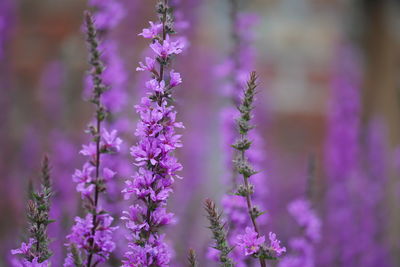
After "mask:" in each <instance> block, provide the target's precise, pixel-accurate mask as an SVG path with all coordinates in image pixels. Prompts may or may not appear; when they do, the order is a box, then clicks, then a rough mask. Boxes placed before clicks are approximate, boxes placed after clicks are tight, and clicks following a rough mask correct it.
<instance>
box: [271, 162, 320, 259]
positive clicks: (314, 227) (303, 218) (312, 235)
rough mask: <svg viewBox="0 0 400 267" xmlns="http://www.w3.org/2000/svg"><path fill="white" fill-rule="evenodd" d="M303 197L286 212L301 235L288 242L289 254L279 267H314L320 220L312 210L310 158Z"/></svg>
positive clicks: (311, 164)
mask: <svg viewBox="0 0 400 267" xmlns="http://www.w3.org/2000/svg"><path fill="white" fill-rule="evenodd" d="M307 173H308V177H307V181H306V182H307V187H306V193H305V197H300V198H298V199H296V200H294V201H292V202H291V203H290V204H289V205H288V207H287V210H288V211H289V213H290V215H291V216H292V217H293V218H294V219H295V221H296V223H297V224H298V226H299V227H300V230H301V235H300V236H295V237H292V238H291V239H290V240H289V244H290V247H291V251H292V252H291V253H290V254H289V255H287V256H286V257H285V258H283V259H282V261H281V262H280V263H279V267H314V266H315V261H316V259H315V258H316V257H315V256H316V255H315V246H316V245H317V243H318V242H319V241H320V239H321V220H320V218H319V217H318V215H317V213H316V211H315V210H314V207H313V204H312V196H313V195H314V194H315V192H314V186H313V184H314V181H315V159H314V156H310V158H309V161H308V166H307Z"/></svg>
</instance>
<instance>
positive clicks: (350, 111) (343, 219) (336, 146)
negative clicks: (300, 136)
mask: <svg viewBox="0 0 400 267" xmlns="http://www.w3.org/2000/svg"><path fill="white" fill-rule="evenodd" d="M354 52H355V51H354V50H351V49H349V47H345V48H341V50H340V52H339V54H338V55H339V56H338V57H336V58H337V62H335V66H334V72H333V81H332V88H331V90H332V93H331V99H330V101H331V103H330V106H329V113H328V129H327V140H326V144H325V146H326V147H325V169H326V174H327V186H328V188H327V192H326V212H325V218H324V224H323V234H322V235H323V241H322V243H323V244H329V245H328V246H326V247H324V248H323V250H321V253H319V256H320V257H321V258H320V260H321V262H319V264H320V265H328V264H331V263H333V262H337V263H338V264H339V265H343V266H354V265H355V262H356V260H357V259H356V257H355V254H356V251H357V249H358V246H359V244H358V241H357V240H355V239H354V237H355V236H358V229H357V228H358V226H357V225H356V224H355V223H354V221H355V218H354V213H353V210H352V201H351V186H350V184H351V182H352V180H353V179H354V177H355V175H357V174H356V173H357V172H358V170H359V167H360V166H359V164H360V163H359V158H360V153H359V150H360V146H359V137H360V136H359V135H360V92H359V85H360V74H359V66H358V64H357V61H356V60H355V54H354ZM343 225H346V227H345V228H343Z"/></svg>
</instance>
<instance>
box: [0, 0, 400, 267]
mask: <svg viewBox="0 0 400 267" xmlns="http://www.w3.org/2000/svg"><path fill="white" fill-rule="evenodd" d="M120 2H121V4H122V5H123V6H124V9H125V16H124V17H123V19H122V20H121V21H120V22H119V24H118V26H116V27H115V28H114V29H112V31H110V32H108V33H107V36H108V38H112V39H113V40H115V42H116V43H117V44H118V46H117V48H116V49H117V54H118V55H119V59H120V61H121V62H119V63H121V64H122V66H123V67H124V71H125V75H124V76H123V77H122V78H121V82H120V84H122V85H121V86H122V87H123V88H124V90H125V91H126V94H127V95H126V98H125V102H124V103H123V105H122V104H121V105H122V106H123V108H122V109H121V110H119V111H118V114H119V115H116V116H123V118H124V120H125V121H124V122H125V124H124V126H121V127H122V128H123V129H125V132H124V133H123V135H124V136H123V139H124V142H125V144H126V145H127V146H128V147H129V146H130V145H132V144H134V142H135V140H134V136H133V133H134V126H135V123H136V120H137V115H136V113H135V112H134V109H133V106H134V105H135V104H136V103H137V102H138V101H139V99H140V97H141V96H142V95H143V94H144V89H143V81H144V80H143V79H144V78H143V75H142V74H141V73H137V72H135V69H136V67H137V65H138V64H137V62H138V61H139V60H142V58H143V55H144V53H145V51H146V45H147V42H146V40H143V39H142V38H140V37H139V36H137V34H138V33H139V32H140V31H141V29H142V28H144V27H147V25H148V21H149V20H153V19H154V4H155V3H154V1H139V0H121V1H120ZM87 5H88V4H87V3H86V1H82V0H68V1H67V0H41V1H30V0H0V62H1V63H0V88H1V89H0V90H1V98H0V109H1V111H0V124H1V126H0V147H1V149H0V155H1V160H0V171H1V178H0V185H1V186H0V200H1V201H0V214H1V216H0V218H1V219H0V266H9V265H8V259H9V256H10V255H9V250H10V249H11V248H15V247H17V246H18V244H19V242H20V241H21V239H23V237H24V236H25V234H26V225H27V224H26V217H25V215H26V211H25V203H26V200H27V195H28V193H27V192H28V188H29V186H30V184H34V185H35V184H37V183H38V181H39V178H40V177H39V170H40V162H41V158H42V156H43V154H44V153H48V154H49V157H50V161H51V163H52V166H53V182H54V186H55V191H56V195H55V200H54V201H55V202H56V204H55V208H54V210H53V211H52V213H53V217H54V218H55V219H56V220H57V221H58V222H59V223H58V224H57V225H54V226H52V229H50V233H54V235H53V238H54V239H55V242H54V243H55V245H54V247H55V253H56V255H57V257H58V258H62V255H63V253H65V251H64V249H63V248H62V246H61V245H62V244H63V243H64V242H65V240H63V236H64V235H65V234H66V233H68V229H70V227H71V224H72V221H73V217H74V216H75V214H77V213H79V212H80V200H79V196H78V195H77V194H76V193H75V192H74V187H75V185H74V184H73V182H72V179H71V175H72V174H73V172H74V170H75V168H79V166H80V165H81V163H82V161H83V158H82V157H81V156H80V155H79V154H78V151H79V150H80V147H81V144H82V143H83V142H84V141H85V140H87V136H86V135H85V134H84V129H85V127H86V125H87V123H88V122H89V121H90V118H91V116H92V112H93V110H92V107H91V105H90V104H88V103H87V102H85V101H84V97H83V95H84V92H83V91H84V90H83V88H84V85H85V82H84V80H85V72H86V70H87V69H88V65H87V52H86V48H85V41H84V34H83V33H82V26H81V25H82V18H83V11H84V10H85V9H86V8H87ZM178 7H179V8H178V9H179V10H180V11H181V15H182V16H183V19H184V20H185V21H187V22H188V27H187V28H184V30H183V32H182V33H183V34H184V35H185V36H186V37H187V39H188V42H189V44H190V45H189V47H188V49H187V51H186V52H185V53H184V54H183V55H182V56H179V57H177V60H176V63H174V64H175V65H174V68H176V69H177V70H179V71H181V73H182V77H183V79H184V83H183V86H181V87H180V88H179V89H177V90H176V95H175V98H176V106H177V108H178V110H179V115H178V116H179V119H180V120H181V121H183V122H184V124H185V126H186V129H185V131H184V132H183V134H184V138H183V139H184V148H183V149H181V151H180V152H179V158H180V159H181V161H182V162H183V164H184V171H183V174H182V176H183V177H184V179H183V180H182V181H178V182H177V183H176V190H175V191H176V192H175V194H174V197H173V199H172V200H171V205H170V208H171V210H172V211H174V212H175V213H176V214H177V215H178V217H179V222H178V224H177V225H176V226H174V227H172V228H171V230H170V233H169V234H170V235H171V236H173V242H174V248H175V250H176V255H175V258H176V264H174V265H176V266H180V265H179V262H184V261H185V258H186V251H187V248H188V247H194V248H195V249H196V250H197V252H198V254H199V257H200V259H202V260H203V264H201V266H212V263H211V262H208V261H207V260H206V257H205V256H204V255H205V254H206V253H207V245H208V242H209V240H210V236H209V233H208V230H207V228H206V226H207V222H206V220H205V217H204V215H205V213H204V211H203V204H202V202H203V200H204V199H205V198H206V197H211V198H213V199H215V200H216V201H217V203H220V201H221V196H222V195H223V194H225V193H226V192H227V190H228V188H227V187H226V186H225V185H224V182H223V179H222V178H221V177H223V176H224V173H225V172H226V169H225V168H224V159H223V158H224V156H223V155H222V154H223V150H222V149H221V146H222V145H221V144H222V143H223V142H222V141H221V126H220V112H221V107H223V106H224V105H226V104H227V101H226V98H225V96H224V93H223V89H222V88H223V86H222V83H221V78H220V77H219V76H218V72H219V66H220V65H221V63H222V62H223V61H224V60H225V59H226V57H228V56H229V55H230V51H231V49H232V40H231V35H230V25H229V23H230V20H229V1H228V0H218V1H215V0H182V1H180V4H179V5H178ZM240 8H241V10H242V11H243V12H252V13H254V14H256V15H257V16H258V22H257V24H256V25H255V27H254V28H249V31H250V30H251V31H254V49H255V50H254V51H255V55H256V56H255V59H256V64H255V66H254V67H255V69H256V70H257V71H258V75H259V82H260V86H259V90H260V93H259V94H258V99H257V105H258V108H257V117H258V118H257V126H258V130H259V132H260V133H261V136H262V138H263V141H264V143H265V147H264V148H263V153H264V154H265V163H264V165H263V169H262V171H263V172H265V173H266V177H267V178H266V179H267V184H268V188H267V191H268V194H267V195H266V198H265V203H266V207H268V208H267V214H268V220H269V223H268V229H271V230H273V231H274V232H276V233H278V235H279V236H280V239H282V242H283V243H284V244H285V245H288V240H289V239H290V238H291V236H293V235H294V234H295V233H296V224H295V222H293V220H292V219H291V217H290V215H289V214H288V212H287V205H288V203H290V202H291V201H293V200H294V199H296V198H298V197H301V196H302V195H304V194H305V192H306V191H307V177H308V173H307V168H308V167H307V166H308V165H309V161H310V158H313V159H314V162H315V165H316V171H315V181H314V186H313V190H312V191H313V194H312V202H313V203H314V206H315V209H316V210H317V212H318V214H319V215H320V216H321V218H322V221H323V225H324V224H325V220H328V219H327V218H328V216H325V215H326V213H327V208H326V198H327V195H328V192H329V186H330V183H329V182H328V178H327V172H329V166H327V165H326V162H327V157H328V156H327V154H329V152H328V153H327V149H329V144H328V143H329V138H328V137H329V131H331V130H332V127H333V128H334V127H335V125H334V123H333V122H332V120H330V119H329V118H330V116H331V114H332V113H334V111H335V109H336V110H337V109H338V107H337V105H339V104H340V103H343V102H348V101H350V102H351V101H353V100H354V98H356V100H354V101H355V103H357V101H359V107H358V104H355V106H357V107H350V110H347V112H348V113H346V114H344V115H343V116H344V117H345V118H346V117H348V116H349V117H352V116H356V118H357V120H359V125H358V126H357V127H358V129H359V131H358V133H357V142H358V143H359V145H360V153H359V154H357V155H358V156H360V161H362V160H361V158H362V157H363V156H365V155H366V154H368V153H370V154H371V157H370V158H371V159H370V161H368V162H367V163H366V165H363V167H361V169H363V170H365V169H367V168H368V167H371V166H372V167H371V169H373V170H374V171H375V170H376V172H375V173H374V174H373V175H372V174H371V175H370V176H369V178H368V179H370V180H371V181H372V182H371V183H373V188H374V190H375V191H374V190H372V189H371V188H368V186H366V185H365V184H363V183H359V184H357V183H356V184H353V186H354V187H355V190H353V191H351V192H352V193H351V194H350V195H351V196H352V199H355V200H354V202H349V203H348V205H349V206H355V205H356V204H354V203H359V202H362V201H365V202H366V203H370V201H373V200H371V199H375V200H376V201H375V202H374V206H373V209H374V211H373V212H372V211H371V213H370V214H369V215H365V214H364V213H362V212H361V213H360V214H357V216H355V217H356V218H358V220H359V221H354V220H349V221H347V223H348V224H347V223H346V224H345V225H340V228H342V229H343V231H346V229H348V228H349V227H350V224H354V225H359V224H360V225H361V224H362V223H363V222H365V221H367V222H371V223H372V224H373V225H374V227H372V228H373V230H371V232H368V231H367V233H368V235H367V236H369V239H368V237H367V239H368V240H369V241H370V242H371V243H374V244H375V245H376V246H377V247H379V248H380V249H381V248H382V249H383V250H384V252H382V253H383V254H382V255H384V256H382V258H383V259H384V260H382V259H381V260H379V261H371V262H370V263H368V264H361V262H362V261H361V260H360V261H357V263H354V265H347V266H399V265H400V254H399V253H398V252H399V250H400V241H399V237H400V209H399V203H400V202H399V201H400V147H399V144H400V127H399V126H400V124H399V121H400V94H399V93H400V91H399V90H400V80H399V78H398V77H399V75H398V74H399V71H400V64H399V63H400V62H399V59H400V57H399V55H400V54H399V51H400V50H399V48H400V46H399V45H400V34H399V33H400V1H395V0H375V1H374V0H251V1H243V3H242V4H241V7H240ZM119 63H118V64H119ZM337 80H344V83H349V84H350V86H352V87H356V91H357V92H359V95H358V96H353V95H346V94H344V96H341V98H340V97H339V100H337V99H336V98H335V97H334V95H335V86H336V85H337V83H336V82H335V81H337ZM339 84H340V82H339ZM345 86H346V85H345ZM357 98H358V100H357ZM335 99H336V101H338V102H339V104H338V103H336V104H335V103H333V104H332V102H335ZM351 99H353V100H351ZM335 105H336V106H335ZM354 109H357V111H355V110H354ZM124 127H125V128H124ZM351 127H352V126H351V125H350V126H349V128H351ZM344 128H345V129H346V126H344ZM371 135H372V136H374V137H373V138H375V139H374V140H376V142H377V143H378V144H379V145H377V146H375V147H374V148H372V149H370V148H369V147H370V146H369V144H370V143H371V142H372V141H368V140H369V139H368V137H370V136H371ZM344 147H345V148H346V145H345V146H344ZM366 151H369V152H366ZM122 157H124V159H123V160H125V161H128V162H129V161H132V159H131V158H130V156H129V155H128V153H125V154H122V155H121V158H122ZM342 160H344V161H345V162H346V161H348V160H349V161H351V160H354V159H351V158H350V159H342ZM357 160H358V159H357ZM364 163H365V162H364ZM331 167H332V166H331ZM131 168H132V169H130V167H126V168H125V169H124V172H123V173H122V174H121V176H125V177H126V176H129V174H130V173H131V174H132V173H133V170H134V168H135V167H134V165H131ZM366 172H367V173H368V174H370V173H372V172H373V171H366ZM367 176H368V175H367ZM119 179H120V180H121V182H122V181H123V177H121V178H119ZM349 179H350V178H349ZM368 181H369V180H368ZM112 190H113V189H111V191H112ZM371 190H372V191H371ZM111 198H112V199H111V200H112V201H115V202H118V201H120V199H119V198H120V197H119V196H118V188H114V194H112V197H111ZM362 203H363V202H362ZM361 207H363V206H362V205H361ZM355 210H357V209H355ZM364 215H365V216H364ZM117 217H118V216H117ZM354 225H353V226H354ZM340 228H339V229H340ZM372 228H367V229H372ZM360 234H361V233H360ZM349 236H350V239H351V240H352V241H351V242H353V246H357V244H361V243H363V240H364V239H363V238H362V237H361V236H360V235H359V234H358V233H355V234H354V235H352V234H350V233H349ZM121 238H122V237H121ZM349 242H350V241H349ZM331 245H332V247H330V246H331ZM333 246H334V245H333V244H330V243H329V241H324V239H323V240H322V244H321V245H318V248H317V251H318V250H319V249H320V250H321V251H320V253H321V254H323V252H324V251H325V250H330V249H334V248H333ZM57 247H58V248H57ZM375 250H376V248H375V247H371V248H368V249H366V250H365V251H359V252H357V253H359V254H357V253H355V254H354V255H356V256H354V257H359V258H363V255H364V256H365V255H366V253H367V252H370V253H371V254H373V253H375ZM117 257H118V255H115V256H114V258H113V259H112V260H111V263H110V264H111V265H113V266H118V264H117V260H116V258H117ZM338 258H340V257H338ZM322 262H323V260H317V266H328V265H327V264H323V263H322ZM54 266H61V263H54ZM329 266H346V265H345V264H343V263H342V262H341V261H340V260H338V261H337V262H330V263H329Z"/></svg>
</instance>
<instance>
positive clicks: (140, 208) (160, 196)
mask: <svg viewBox="0 0 400 267" xmlns="http://www.w3.org/2000/svg"><path fill="white" fill-rule="evenodd" d="M156 10H157V13H158V18H159V21H158V22H150V28H146V29H143V31H142V33H140V34H139V35H141V36H143V37H144V38H148V39H151V40H152V42H151V44H150V48H151V49H152V50H153V52H154V55H153V57H146V60H145V63H142V62H140V63H139V65H140V66H139V67H138V68H137V70H138V71H148V72H149V73H150V74H151V79H150V80H149V81H148V82H146V88H147V89H148V95H147V97H143V98H142V99H141V103H140V104H139V105H137V106H136V110H137V112H138V113H139V115H140V121H139V122H138V124H137V129H136V133H135V135H136V136H137V137H138V139H139V141H138V143H137V144H136V145H135V146H133V147H132V148H131V155H132V156H133V157H134V158H135V161H136V165H137V166H138V170H137V172H136V173H135V175H134V176H133V179H132V180H128V181H127V182H126V188H125V189H124V190H123V193H124V194H125V198H126V199H129V198H131V197H132V196H134V200H135V204H133V205H131V206H130V207H129V210H128V211H125V212H124V217H123V218H122V219H124V220H125V221H126V227H127V229H128V230H129V231H130V234H129V235H128V236H127V238H128V241H129V250H128V251H127V252H126V253H125V258H124V260H123V266H127V267H128V266H169V262H170V260H171V252H170V250H171V249H170V248H169V247H168V245H167V243H166V242H165V240H164V236H165V235H164V234H162V233H161V229H162V228H163V227H164V226H167V225H169V224H171V223H173V222H174V221H175V219H174V215H173V214H172V213H169V212H167V209H166V205H167V200H168V197H169V195H170V194H171V192H172V184H173V182H174V179H175V178H176V177H179V176H177V175H176V172H178V171H180V170H181V169H182V165H181V164H180V163H179V162H178V161H177V159H176V158H175V157H174V155H173V152H174V150H175V149H176V148H178V147H181V146H182V144H181V142H180V137H181V136H180V135H177V134H176V133H175V129H176V128H183V125H182V123H180V122H176V111H174V107H173V106H172V105H171V101H172V96H171V93H172V89H173V88H175V87H176V86H177V85H179V84H180V83H181V82H182V79H181V77H180V74H179V73H177V72H175V71H174V70H170V72H169V75H168V74H167V67H168V66H169V64H170V63H171V59H172V57H173V56H174V55H177V54H180V53H181V52H182V49H183V44H182V43H181V42H180V40H179V39H173V37H172V34H173V33H174V28H173V15H172V13H171V12H172V9H171V8H170V7H169V6H168V1H167V0H161V1H159V2H158V3H157V6H156Z"/></svg>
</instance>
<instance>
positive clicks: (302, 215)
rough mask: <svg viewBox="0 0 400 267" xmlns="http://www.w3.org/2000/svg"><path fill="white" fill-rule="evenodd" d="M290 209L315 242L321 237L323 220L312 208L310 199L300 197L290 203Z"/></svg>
mask: <svg viewBox="0 0 400 267" xmlns="http://www.w3.org/2000/svg"><path fill="white" fill-rule="evenodd" d="M288 210H289V212H290V214H291V215H292V216H293V217H294V218H295V219H296V221H297V223H298V224H299V226H300V227H302V228H304V229H305V234H306V236H307V237H308V238H310V239H311V240H312V241H313V242H317V241H319V240H320V238H321V221H320V219H319V218H318V217H317V215H316V214H315V212H314V211H313V210H312V208H311V204H310V202H309V201H308V200H305V199H298V200H296V201H293V202H292V203H290V205H289V207H288Z"/></svg>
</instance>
